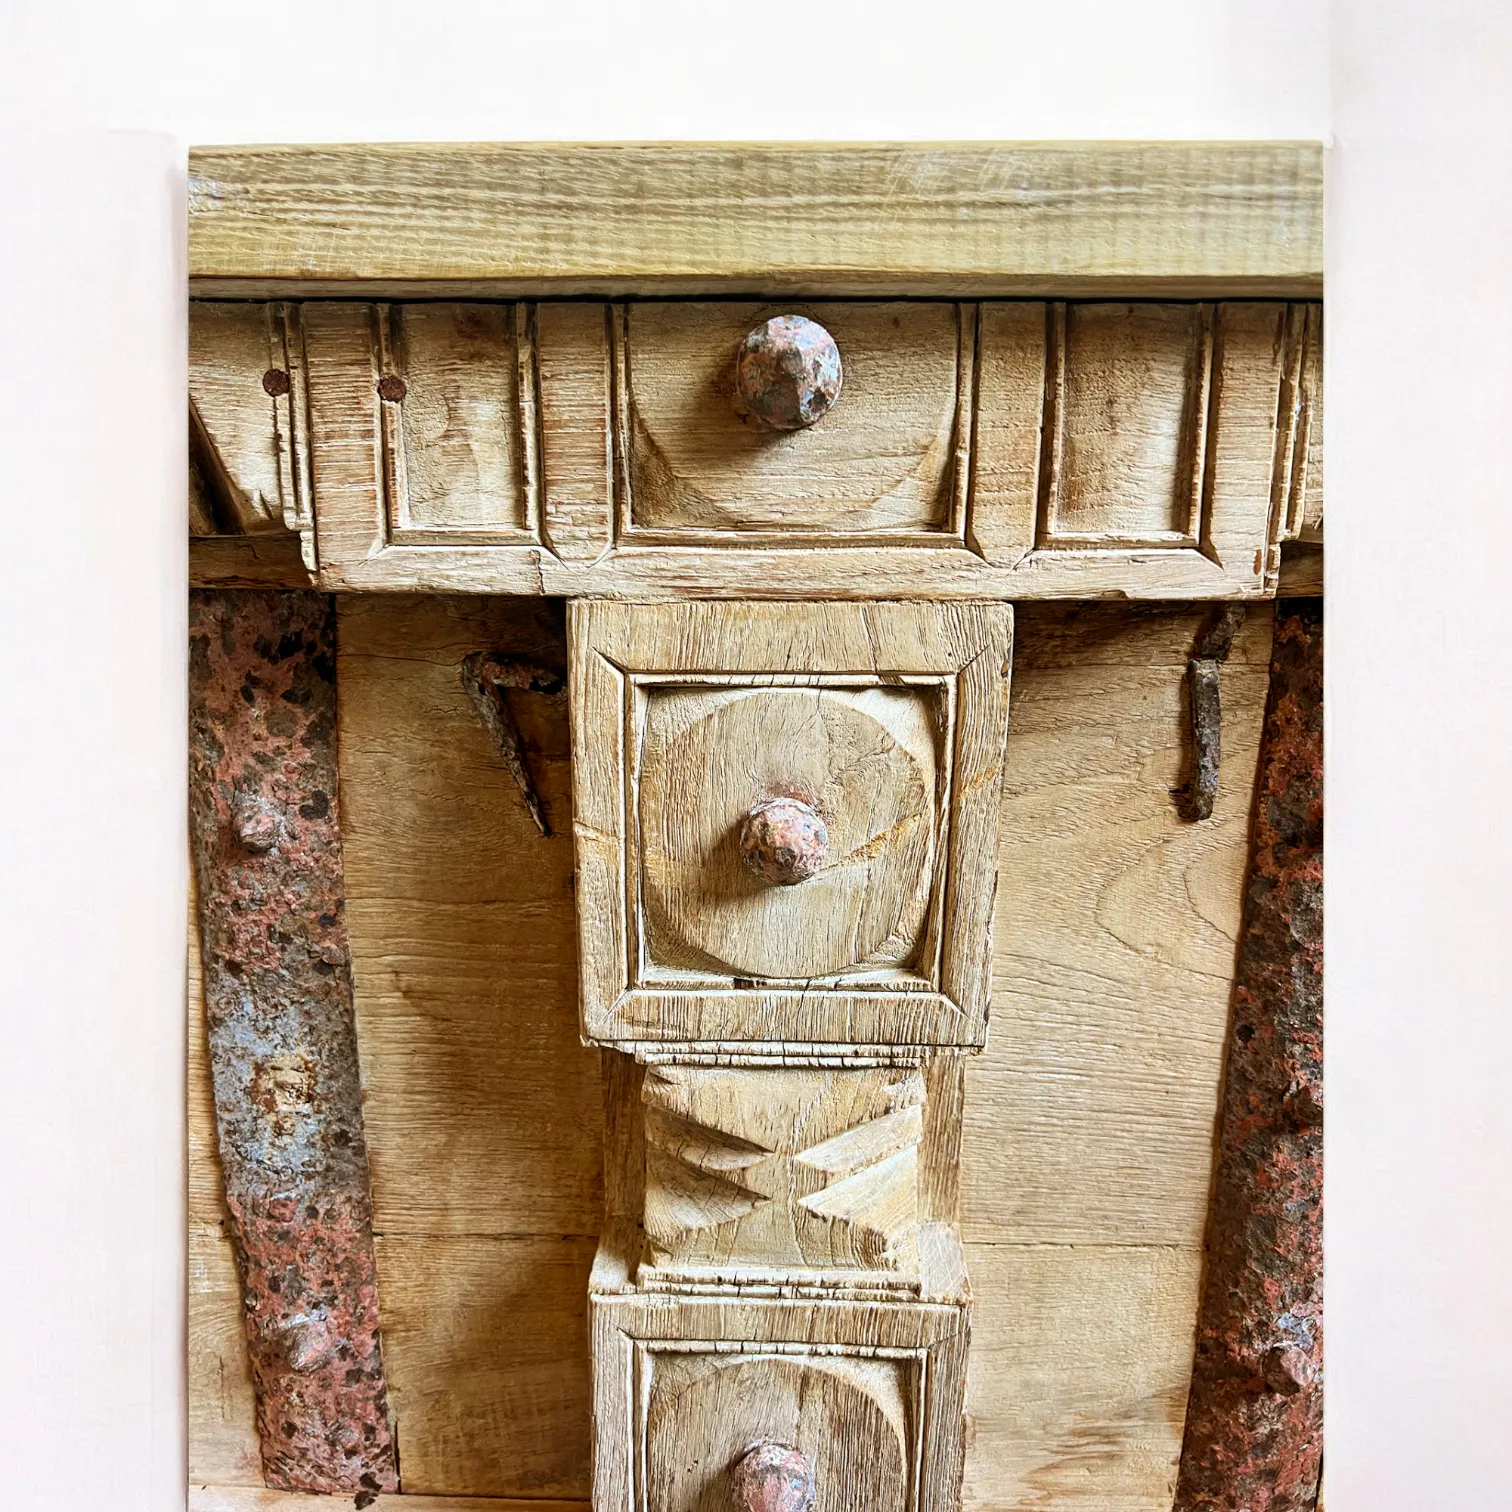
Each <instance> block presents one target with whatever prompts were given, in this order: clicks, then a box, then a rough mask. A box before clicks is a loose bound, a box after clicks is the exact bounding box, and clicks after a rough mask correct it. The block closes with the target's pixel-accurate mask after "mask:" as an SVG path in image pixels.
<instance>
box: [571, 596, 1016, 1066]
mask: <svg viewBox="0 0 1512 1512" xmlns="http://www.w3.org/2000/svg"><path fill="white" fill-rule="evenodd" d="M1011 625H1012V615H1011V610H1010V609H1009V608H1008V606H1006V605H998V604H993V605H986V604H962V605H944V604H918V603H902V604H889V603H881V604H867V605H858V604H838V603H825V604H780V603H762V604H754V603H729V604H711V603H691V604H645V605H630V604H620V603H600V602H589V603H582V604H574V605H573V606H572V608H571V611H570V618H569V627H570V632H569V633H570V638H571V660H572V708H573V721H574V745H573V761H574V768H573V771H574V804H575V810H576V835H577V850H578V917H579V932H580V960H581V965H582V977H581V980H582V993H583V1025H584V1032H585V1034H586V1035H587V1036H588V1038H590V1039H593V1040H597V1041H600V1042H606V1043H614V1044H621V1045H624V1044H634V1043H638V1042H644V1041H658V1040H659V1041H666V1040H677V1041H683V1042H688V1043H697V1044H720V1043H724V1042H742V1043H746V1042H755V1044H756V1045H765V1046H767V1047H770V1048H772V1049H773V1051H774V1053H775V1052H776V1050H778V1049H780V1047H781V1046H782V1045H784V1044H786V1045H795V1044H797V1045H804V1044H842V1045H847V1046H853V1047H854V1046H868V1045H877V1046H904V1045H936V1044H946V1045H963V1046H971V1045H978V1044H980V1043H982V1040H983V1037H984V1034H985V1026H986V1012H987V986H988V983H987V970H988V968H987V963H988V960H989V959H990V954H989V941H988V932H989V927H990V920H991V905H992V893H993V881H994V866H995V850H996V833H997V807H998V793H999V789H1000V784H1001V764H1002V747H1003V740H1004V736H1005V734H1006V725H1007V710H1008V694H1007V681H1006V674H1007V667H1008V658H1009V649H1010V644H1011Z"/></svg>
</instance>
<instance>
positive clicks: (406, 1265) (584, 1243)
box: [377, 1057, 594, 1501]
mask: <svg viewBox="0 0 1512 1512" xmlns="http://www.w3.org/2000/svg"><path fill="white" fill-rule="evenodd" d="M591 1058H592V1057H589V1059H590V1060H591ZM377 1244H378V1289H379V1302H380V1305H381V1307H382V1313H383V1355H384V1367H385V1369H386V1371H387V1374H388V1381H389V1402H390V1405H391V1408H392V1410H393V1413H394V1417H395V1421H396V1425H397V1436H398V1439H399V1443H400V1453H401V1456H402V1458H401V1465H400V1469H401V1474H402V1477H403V1486H404V1490H405V1491H406V1493H411V1492H414V1493H426V1494H432V1495H439V1494H443V1493H444V1494H449V1495H459V1496H505V1497H509V1496H542V1497H560V1498H562V1499H564V1500H572V1501H576V1500H579V1499H582V1498H585V1497H586V1496H587V1495H588V1478H587V1476H588V1436H589V1430H590V1408H589V1357H588V1351H587V1348H586V1343H587V1338H588V1328H587V1306H588V1303H587V1298H588V1275H589V1269H590V1267H591V1264H592V1260H593V1250H594V1245H593V1241H592V1240H591V1239H581V1238H572V1237H560V1236H552V1235H542V1236H526V1237H520V1238H502V1237H494V1236H488V1235H459V1236H448V1237H435V1238H421V1237H417V1236H413V1235H402V1236H398V1237H395V1238H390V1237H388V1236H380V1237H379V1239H378V1241H377Z"/></svg>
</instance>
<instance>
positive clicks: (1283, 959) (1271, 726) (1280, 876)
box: [1174, 600, 1323, 1512]
mask: <svg viewBox="0 0 1512 1512" xmlns="http://www.w3.org/2000/svg"><path fill="white" fill-rule="evenodd" d="M1277 608H1278V613H1277V617H1276V630H1275V642H1274V648H1273V651H1272V655H1271V682H1270V696H1269V699H1268V702H1267V706H1266V716H1265V733H1264V737H1263V744H1262V747H1261V756H1260V778H1259V790H1258V793H1257V795H1256V804H1255V817H1254V828H1253V832H1252V836H1251V848H1250V873H1249V884H1248V890H1247V894H1246V899H1245V916H1244V927H1243V932H1242V935H1241V938H1240V945H1239V962H1238V969H1237V975H1236V980H1235V988H1234V1028H1233V1035H1232V1038H1231V1040H1230V1042H1229V1054H1228V1069H1227V1076H1226V1080H1225V1086H1224V1097H1223V1122H1222V1133H1221V1136H1220V1141H1219V1152H1218V1170H1217V1180H1216V1183H1215V1186H1214V1191H1213V1207H1212V1212H1211V1215H1210V1217H1209V1222H1208V1268H1207V1280H1206V1284H1205V1287H1204V1295H1203V1304H1202V1314H1201V1317H1200V1319H1199V1322H1198V1329H1197V1355H1196V1361H1195V1363H1194V1365H1193V1369H1192V1389H1191V1395H1190V1398H1189V1400H1188V1405H1187V1420H1186V1439H1185V1443H1184V1444H1183V1446H1182V1454H1181V1471H1180V1477H1179V1480H1178V1483H1177V1491H1176V1502H1175V1508H1174V1512H1240V1509H1243V1512H1312V1509H1313V1508H1314V1507H1315V1505H1316V1503H1317V1496H1318V1476H1319V1471H1320V1468H1321V1462H1322V1451H1323V1438H1322V1429H1323V1382H1322V1363H1323V1285H1322V1271H1323V1268H1322V1222H1323V1184H1322V1179H1323V610H1322V604H1321V601H1318V600H1296V601H1293V602H1291V603H1290V604H1287V603H1283V604H1280V605H1278V606H1277Z"/></svg>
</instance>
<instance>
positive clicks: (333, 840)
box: [189, 590, 398, 1495]
mask: <svg viewBox="0 0 1512 1512" xmlns="http://www.w3.org/2000/svg"><path fill="white" fill-rule="evenodd" d="M189 649H190V747H189V749H190V824H191V835H192V843H193V852H194V864H195V869H196V873H197V876H198V881H199V925H200V940H201V944H202V948H203V952H204V968H205V1014H206V1019H207V1022H208V1026H209V1041H210V1064H211V1073H212V1078H213V1082H214V1088H215V1112H216V1121H217V1126H218V1133H219V1143H220V1157H221V1168H222V1173H223V1178H224V1182H225V1194H226V1205H227V1208H228V1209H229V1211H230V1216H231V1227H232V1234H233V1238H234V1240H235V1243H236V1251H237V1261H238V1265H239V1268H240V1271H241V1280H242V1299H243V1304H244V1308H245V1318H246V1328H247V1341H248V1345H249V1348H250V1352H251V1358H252V1369H253V1376H254V1379H255V1382H256V1387H257V1418H258V1431H259V1433H260V1435H261V1438H262V1457H263V1478H264V1480H265V1481H266V1482H267V1484H268V1485H269V1486H274V1487H278V1488H281V1489H286V1490H303V1491H326V1492H335V1491H348V1492H357V1493H358V1494H359V1495H362V1494H367V1495H371V1493H373V1492H376V1491H380V1490H395V1489H397V1485H398V1468H397V1464H396V1455H395V1449H394V1442H393V1437H392V1434H391V1432H390V1427H389V1420H388V1406H387V1391H386V1387H385V1383H384V1375H383V1356H382V1349H381V1346H380V1340H379V1333H378V1293H377V1283H376V1276H375V1266H374V1258H373V1233H372V1211H371V1200H370V1196H369V1186H368V1164H367V1148H366V1145H365V1143H364V1140H363V1131H362V1106H361V1097H360V1086H359V1082H358V1074H357V1038H356V1030H355V1026H354V1021H353V1010H352V978H351V962H350V957H349V953H348V947H347V926H346V914H345V897H344V888H343V880H342V865H341V834H340V830H339V828H338V824H337V808H336V681H335V673H336V668H335V617H334V614H333V612H332V609H331V604H330V601H329V599H327V598H326V597H325V596H323V595H320V594H314V593H262V592H255V591H253V592H248V591H237V590H215V591H202V592H196V593H194V594H193V595H191V605H190V639H189Z"/></svg>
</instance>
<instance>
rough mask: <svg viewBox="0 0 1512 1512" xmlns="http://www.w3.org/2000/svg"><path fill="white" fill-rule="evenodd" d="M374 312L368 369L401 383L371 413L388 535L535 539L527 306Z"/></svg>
mask: <svg viewBox="0 0 1512 1512" xmlns="http://www.w3.org/2000/svg"><path fill="white" fill-rule="evenodd" d="M374 313H375V324H376V328H377V331H376V334H377V338H378V343H379V357H378V367H379V369H380V371H381V372H382V373H383V375H384V378H385V379H392V378H398V379H399V380H400V382H401V384H402V385H403V392H402V396H401V397H399V398H396V399H393V400H387V399H386V400H384V402H383V404H382V408H381V415H382V421H383V437H384V447H383V450H384V468H385V480H386V483H387V490H386V492H387V494H388V536H389V539H390V540H391V541H394V542H398V543H404V544H409V545H446V544H448V543H451V542H457V541H474V542H481V543H485V544H496V545H506V544H508V545H517V544H519V543H521V542H530V541H535V540H537V539H538V529H539V523H538V522H539V515H540V510H539V497H538V496H539V491H540V476H539V468H538V466H537V465H536V458H535V455H534V453H535V447H536V429H535V414H536V377H535V351H534V345H535V344H534V310H533V308H532V307H531V306H529V305H522V304H406V305H379V306H378V307H377V308H376V310H375V312H374ZM380 382H382V380H380ZM391 391H394V390H393V389H392V386H391ZM381 392H382V391H381V389H380V393H381Z"/></svg>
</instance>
